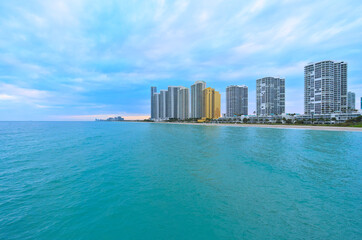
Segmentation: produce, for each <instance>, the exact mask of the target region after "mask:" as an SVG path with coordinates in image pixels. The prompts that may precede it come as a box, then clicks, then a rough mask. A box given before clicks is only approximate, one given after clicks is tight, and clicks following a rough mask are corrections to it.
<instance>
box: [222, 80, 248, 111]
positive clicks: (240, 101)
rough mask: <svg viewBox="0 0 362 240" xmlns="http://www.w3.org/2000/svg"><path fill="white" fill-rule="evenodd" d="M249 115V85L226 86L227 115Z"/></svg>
mask: <svg viewBox="0 0 362 240" xmlns="http://www.w3.org/2000/svg"><path fill="white" fill-rule="evenodd" d="M240 115H248V87H247V86H245V85H241V86H240V85H231V86H228V87H227V88H226V116H227V117H233V116H240Z"/></svg>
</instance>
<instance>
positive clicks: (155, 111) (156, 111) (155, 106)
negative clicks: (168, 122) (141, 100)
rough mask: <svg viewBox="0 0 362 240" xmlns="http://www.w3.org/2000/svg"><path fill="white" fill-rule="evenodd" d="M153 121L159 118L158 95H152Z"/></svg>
mask: <svg viewBox="0 0 362 240" xmlns="http://www.w3.org/2000/svg"><path fill="white" fill-rule="evenodd" d="M152 109H153V119H159V118H160V94H159V93H154V94H153V107H152Z"/></svg>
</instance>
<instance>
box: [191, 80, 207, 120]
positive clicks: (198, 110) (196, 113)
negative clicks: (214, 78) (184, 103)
mask: <svg viewBox="0 0 362 240" xmlns="http://www.w3.org/2000/svg"><path fill="white" fill-rule="evenodd" d="M205 88H206V83H205V82H204V81H196V82H195V83H194V84H193V85H192V86H191V118H202V111H203V110H202V109H203V106H204V104H203V99H204V97H203V91H204V89H205Z"/></svg>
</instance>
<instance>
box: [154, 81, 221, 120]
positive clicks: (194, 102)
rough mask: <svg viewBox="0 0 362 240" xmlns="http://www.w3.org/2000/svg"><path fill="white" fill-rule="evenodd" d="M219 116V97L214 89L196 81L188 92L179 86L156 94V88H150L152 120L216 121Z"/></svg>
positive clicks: (170, 87)
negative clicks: (192, 119)
mask: <svg viewBox="0 0 362 240" xmlns="http://www.w3.org/2000/svg"><path fill="white" fill-rule="evenodd" d="M220 116H221V95H220V93H219V92H218V91H215V89H213V88H211V87H209V88H206V83H205V82H203V81H197V82H195V84H193V85H192V86H191V114H190V91H189V88H186V87H181V86H169V87H168V89H167V90H161V91H160V93H157V88H156V87H151V119H153V120H158V121H159V120H170V119H178V120H185V119H189V118H194V119H201V118H205V119H217V118H219V117H220Z"/></svg>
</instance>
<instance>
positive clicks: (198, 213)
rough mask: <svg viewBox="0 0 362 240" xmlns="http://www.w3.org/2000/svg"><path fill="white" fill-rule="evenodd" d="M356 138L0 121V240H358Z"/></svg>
mask: <svg viewBox="0 0 362 240" xmlns="http://www.w3.org/2000/svg"><path fill="white" fill-rule="evenodd" d="M361 145H362V133H358V132H357V133H356V132H329V131H311V130H292V129H289V130H287V129H263V128H236V127H210V126H209V127H204V126H185V125H168V124H152V123H119V122H0V239H362V148H361Z"/></svg>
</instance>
